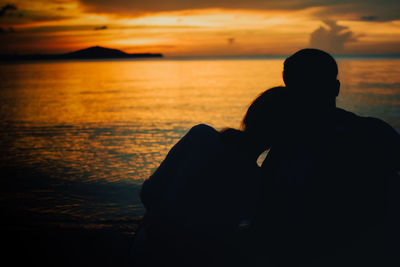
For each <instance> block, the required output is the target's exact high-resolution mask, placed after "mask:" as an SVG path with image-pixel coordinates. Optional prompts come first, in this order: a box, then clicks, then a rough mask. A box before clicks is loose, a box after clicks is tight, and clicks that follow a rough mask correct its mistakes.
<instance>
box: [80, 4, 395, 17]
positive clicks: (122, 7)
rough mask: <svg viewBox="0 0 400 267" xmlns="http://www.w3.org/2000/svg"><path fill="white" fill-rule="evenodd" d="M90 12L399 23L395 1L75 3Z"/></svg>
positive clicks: (125, 14) (130, 14) (126, 14)
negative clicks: (203, 12) (241, 12)
mask: <svg viewBox="0 0 400 267" xmlns="http://www.w3.org/2000/svg"><path fill="white" fill-rule="evenodd" d="M79 2H80V3H81V5H82V6H83V7H84V8H85V9H86V10H87V11H91V12H98V13H108V14H117V15H124V16H141V15H146V14H147V13H151V12H165V11H183V10H193V9H205V8H223V9H248V10H302V9H306V8H310V7H318V8H319V9H318V10H317V11H316V12H315V15H316V16H318V17H319V18H327V15H329V16H328V17H332V18H335V19H339V18H349V19H353V20H360V19H361V18H362V17H367V16H370V14H374V16H376V17H377V18H379V21H389V20H395V19H400V5H399V2H398V0H347V1H346V0H330V1H326V0H285V1H265V0H246V1H243V0H146V1H130V0H113V1H109V0H79Z"/></svg>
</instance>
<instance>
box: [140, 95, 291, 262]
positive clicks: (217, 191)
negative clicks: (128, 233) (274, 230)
mask: <svg viewBox="0 0 400 267" xmlns="http://www.w3.org/2000/svg"><path fill="white" fill-rule="evenodd" d="M286 100H287V99H286V90H285V88H284V87H274V88H271V89H269V90H266V91H265V92H263V93H262V94H261V95H260V96H258V97H257V98H256V99H255V100H254V101H253V103H252V104H251V105H250V107H249V108H248V110H247V112H246V115H245V117H244V119H243V122H242V129H241V130H236V129H232V128H228V129H224V130H222V131H220V132H218V131H216V130H215V129H214V128H212V127H210V126H207V125H204V124H200V125H197V126H194V127H193V128H192V129H191V130H190V131H189V132H188V133H187V134H186V135H185V136H184V137H183V138H182V139H181V140H180V141H179V142H178V143H177V144H176V145H175V146H174V147H173V148H172V149H171V150H170V151H169V153H168V155H167V156H166V158H165V160H164V161H163V162H162V163H161V165H160V166H159V168H158V169H157V170H156V171H155V172H154V174H153V175H151V176H150V178H149V179H148V180H146V181H145V182H144V183H143V187H142V191H141V200H142V202H143V204H144V206H145V208H146V214H145V218H144V225H143V227H142V228H141V230H140V231H139V233H138V234H137V238H136V242H135V247H134V253H133V254H134V261H135V264H136V265H138V266H169V265H171V266H172V265H173V266H176V265H180V266H234V265H243V264H245V261H246V256H245V255H244V254H245V253H246V251H247V248H248V247H249V246H248V244H247V243H246V242H247V241H248V238H249V229H251V227H252V223H253V219H254V216H255V211H256V206H257V203H258V197H259V195H260V194H259V193H260V190H261V184H262V183H261V181H260V179H259V175H258V171H259V167H258V165H257V163H256V161H257V158H258V157H259V155H260V154H261V153H262V152H263V151H265V150H266V149H268V148H270V147H271V145H272V143H273V142H274V140H275V139H277V136H278V135H279V132H280V131H282V130H281V128H282V126H283V125H284V123H282V122H284V121H285V115H284V114H285V113H286V112H285V111H286V109H285V103H286Z"/></svg>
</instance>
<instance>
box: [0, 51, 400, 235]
mask: <svg viewBox="0 0 400 267" xmlns="http://www.w3.org/2000/svg"><path fill="white" fill-rule="evenodd" d="M283 60H284V58H279V57H278V58H268V57H248V58H163V59H149V60H132V59H129V60H86V61H84V60H81V61H42V62H19V63H0V171H1V175H0V176H1V178H0V185H1V188H0V192H1V195H0V200H1V201H0V208H1V210H2V213H3V214H4V213H5V214H6V215H7V214H10V216H11V215H13V216H12V218H14V219H13V220H14V221H10V222H9V223H10V224H15V225H17V226H18V227H29V225H28V224H39V225H52V226H54V225H56V226H58V227H83V228H85V229H111V230H113V229H114V230H118V231H124V232H127V233H134V231H135V229H136V226H137V224H138V221H139V220H140V218H141V217H142V216H143V214H144V208H143V205H142V204H141V202H140V199H139V192H140V188H141V185H142V183H143V181H144V180H145V179H147V178H148V177H149V176H150V175H151V173H152V172H153V171H154V170H155V169H156V168H157V167H158V165H159V164H160V162H161V161H162V160H163V159H164V157H165V156H166V154H167V153H168V151H169V150H170V149H171V147H172V146H173V145H174V144H175V143H176V142H177V141H178V140H179V139H180V138H181V137H182V136H183V135H184V134H185V133H186V132H187V131H188V130H189V129H190V128H191V127H192V126H194V125H196V124H199V123H205V124H208V125H211V126H212V127H214V128H216V129H217V130H219V129H222V128H225V127H235V128H238V127H239V126H240V122H241V119H242V117H243V115H244V113H245V111H246V109H247V107H248V105H249V104H250V103H251V101H252V100H253V99H254V98H255V97H257V95H258V94H260V93H261V92H263V91H264V90H266V89H268V88H271V87H274V86H279V85H282V84H283V81H282V67H283ZM337 60H338V65H339V79H340V81H341V92H340V96H339V97H338V99H337V105H338V106H339V107H341V108H344V109H347V110H349V111H352V112H355V113H357V114H359V115H363V116H373V117H377V118H380V119H382V120H384V121H386V122H388V123H389V124H391V125H392V126H393V127H394V128H395V129H396V130H397V131H398V132H400V58H390V57H388V58H383V57H382V58H380V57H376V58H367V57H365V58H363V57H353V58H352V57H346V58H337ZM294 130H295V129H294ZM365 145H366V146H367V145H368V144H365ZM15 218H17V219H15ZM18 218H20V219H18ZM24 218H30V219H29V220H28V222H26V223H24ZM32 218H35V219H32ZM25 221H26V220H25Z"/></svg>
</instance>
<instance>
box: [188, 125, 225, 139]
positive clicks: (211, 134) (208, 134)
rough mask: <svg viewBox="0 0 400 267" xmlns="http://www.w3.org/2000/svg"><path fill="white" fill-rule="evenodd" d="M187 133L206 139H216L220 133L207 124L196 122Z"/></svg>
mask: <svg viewBox="0 0 400 267" xmlns="http://www.w3.org/2000/svg"><path fill="white" fill-rule="evenodd" d="M187 135H189V136H191V137H196V138H201V139H207V140H210V139H211V140H217V139H219V138H220V133H219V132H218V131H217V130H215V129H214V128H213V127H211V126H209V125H207V124H197V125H195V126H193V127H192V128H191V129H190V130H189V132H188V133H187Z"/></svg>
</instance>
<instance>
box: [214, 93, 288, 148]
mask: <svg viewBox="0 0 400 267" xmlns="http://www.w3.org/2000/svg"><path fill="white" fill-rule="evenodd" d="M285 95H286V88H285V87H282V86H279V87H273V88H270V89H267V90H266V91H264V92H263V93H261V94H260V95H259V96H258V97H257V98H256V99H254V100H253V102H252V103H251V104H250V106H249V108H248V109H247V112H246V114H245V116H244V118H243V121H242V124H241V130H236V129H232V128H226V129H223V130H222V131H221V135H222V137H223V140H224V141H225V142H228V143H237V142H240V140H244V139H243V138H244V134H246V135H247V136H250V137H251V138H253V137H259V138H265V139H268V138H270V137H271V135H270V133H271V131H272V130H271V129H274V128H276V127H278V124H279V123H281V121H282V120H284V119H283V117H284V114H283V113H284V111H285V109H284V105H283V103H284V101H285V99H286V98H285ZM285 106H286V105H285ZM253 141H256V140H253ZM265 141H267V142H269V141H270V140H265Z"/></svg>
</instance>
